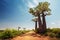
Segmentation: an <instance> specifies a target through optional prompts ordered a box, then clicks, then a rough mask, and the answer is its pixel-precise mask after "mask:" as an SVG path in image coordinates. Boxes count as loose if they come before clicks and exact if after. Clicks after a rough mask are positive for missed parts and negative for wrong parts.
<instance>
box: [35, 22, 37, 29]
mask: <svg viewBox="0 0 60 40" xmlns="http://www.w3.org/2000/svg"><path fill="white" fill-rule="evenodd" d="M35 30H37V21H35Z"/></svg>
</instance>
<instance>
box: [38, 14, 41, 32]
mask: <svg viewBox="0 0 60 40" xmlns="http://www.w3.org/2000/svg"><path fill="white" fill-rule="evenodd" d="M38 26H39V33H41V32H42V23H41V17H40V14H39V13H38Z"/></svg>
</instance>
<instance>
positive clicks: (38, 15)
mask: <svg viewBox="0 0 60 40" xmlns="http://www.w3.org/2000/svg"><path fill="white" fill-rule="evenodd" d="M29 12H30V13H31V14H32V15H34V16H35V17H38V26H39V30H40V31H39V32H42V23H41V16H40V12H39V10H37V9H35V8H30V10H29Z"/></svg>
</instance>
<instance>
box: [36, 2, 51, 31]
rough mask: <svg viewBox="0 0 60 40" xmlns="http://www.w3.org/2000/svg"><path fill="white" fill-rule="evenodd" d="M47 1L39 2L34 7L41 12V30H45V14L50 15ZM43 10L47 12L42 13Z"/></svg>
mask: <svg viewBox="0 0 60 40" xmlns="http://www.w3.org/2000/svg"><path fill="white" fill-rule="evenodd" d="M49 5H50V4H49V3H48V2H40V3H39V5H38V6H37V7H36V9H37V10H39V11H40V13H41V14H42V23H43V24H42V29H44V30H43V32H45V30H46V20H45V16H46V15H50V11H51V10H50V8H49ZM44 12H48V13H44Z"/></svg>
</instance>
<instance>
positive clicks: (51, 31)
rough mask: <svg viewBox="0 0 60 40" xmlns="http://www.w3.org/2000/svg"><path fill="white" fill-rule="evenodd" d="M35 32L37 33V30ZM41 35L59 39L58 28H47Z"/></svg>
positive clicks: (59, 32)
mask: <svg viewBox="0 0 60 40" xmlns="http://www.w3.org/2000/svg"><path fill="white" fill-rule="evenodd" d="M35 32H38V30H36V31H35ZM43 35H45V36H50V37H56V38H60V28H52V29H50V28H48V29H47V30H46V32H45V33H44V34H43Z"/></svg>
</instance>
